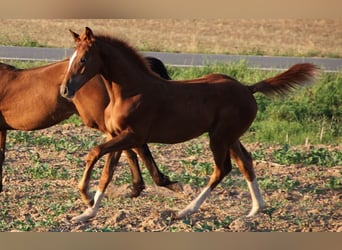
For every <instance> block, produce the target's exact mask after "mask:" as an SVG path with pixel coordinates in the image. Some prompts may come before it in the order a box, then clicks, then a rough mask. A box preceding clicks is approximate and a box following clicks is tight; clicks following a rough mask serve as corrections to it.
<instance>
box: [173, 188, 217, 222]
mask: <svg viewBox="0 0 342 250" xmlns="http://www.w3.org/2000/svg"><path fill="white" fill-rule="evenodd" d="M210 193H211V188H210V187H206V188H204V189H203V190H202V192H201V193H200V194H199V195H198V196H197V198H196V199H194V200H193V201H192V202H191V203H190V204H189V205H188V206H187V207H186V208H184V209H183V210H181V211H179V212H178V214H177V218H182V217H185V216H187V215H190V214H192V213H194V212H196V211H197V210H198V209H199V207H200V206H201V205H202V203H203V202H204V201H205V199H206V198H207V197H208V196H209V195H210Z"/></svg>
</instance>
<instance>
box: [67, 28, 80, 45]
mask: <svg viewBox="0 0 342 250" xmlns="http://www.w3.org/2000/svg"><path fill="white" fill-rule="evenodd" d="M69 31H70V33H71V35H72V37H73V38H74V40H75V42H79V41H80V35H79V34H77V33H75V32H73V31H72V30H71V29H69Z"/></svg>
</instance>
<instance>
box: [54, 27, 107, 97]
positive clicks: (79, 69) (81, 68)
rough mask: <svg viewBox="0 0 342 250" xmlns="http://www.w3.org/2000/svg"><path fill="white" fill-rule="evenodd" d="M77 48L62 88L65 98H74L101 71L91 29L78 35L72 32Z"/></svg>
mask: <svg viewBox="0 0 342 250" xmlns="http://www.w3.org/2000/svg"><path fill="white" fill-rule="evenodd" d="M70 33H71V34H72V36H73V38H74V40H75V43H76V47H75V51H74V53H73V54H72V56H71V57H70V60H69V66H68V69H67V72H66V74H65V76H64V80H63V82H62V85H61V87H60V93H61V95H62V96H63V97H65V98H68V99H70V98H72V97H73V96H74V95H75V92H76V91H77V90H78V89H79V88H81V87H82V86H83V84H84V83H86V82H87V81H88V80H90V79H91V78H92V77H93V76H95V75H96V74H97V73H99V71H100V67H101V60H100V57H99V55H98V53H96V43H95V41H96V38H95V36H94V34H93V32H92V31H91V29H90V28H88V27H86V28H85V31H84V32H83V33H82V34H81V35H78V34H77V33H75V32H73V31H72V30H70Z"/></svg>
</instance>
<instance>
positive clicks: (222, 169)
mask: <svg viewBox="0 0 342 250" xmlns="http://www.w3.org/2000/svg"><path fill="white" fill-rule="evenodd" d="M217 135H218V136H217ZM209 136H210V148H211V151H212V152H213V156H214V161H215V166H214V172H213V174H212V175H211V177H210V180H209V183H208V185H207V186H206V187H205V188H204V189H203V190H202V192H201V193H200V194H199V196H197V198H196V199H194V200H193V201H192V202H191V203H190V204H189V205H188V206H187V207H185V208H184V209H183V210H181V211H179V212H178V214H177V215H176V217H177V218H183V217H185V216H188V215H190V214H192V213H194V212H196V211H197V210H198V209H199V207H200V206H201V204H202V203H203V202H204V201H205V199H206V198H207V197H208V196H209V195H210V193H211V191H212V190H213V189H214V188H215V187H216V186H217V185H218V184H219V183H220V182H221V180H222V179H223V178H224V177H225V176H226V175H227V174H229V172H230V171H231V170H232V163H231V161H230V156H229V152H228V149H229V146H227V143H226V142H224V141H223V140H222V139H221V138H219V137H220V135H219V134H217V133H209Z"/></svg>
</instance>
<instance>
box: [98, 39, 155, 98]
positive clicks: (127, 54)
mask: <svg viewBox="0 0 342 250" xmlns="http://www.w3.org/2000/svg"><path fill="white" fill-rule="evenodd" d="M101 45H102V46H101V52H100V53H101V58H102V60H103V69H102V72H101V73H102V75H103V76H104V77H105V78H106V79H107V81H108V82H110V83H111V84H112V86H111V88H112V90H113V91H114V92H115V91H118V92H119V93H118V94H120V95H133V94H135V93H137V92H139V91H140V90H141V87H144V88H145V87H147V86H146V84H145V83H147V82H151V81H149V80H150V79H152V78H156V79H158V78H157V77H156V76H155V75H154V74H153V73H152V71H151V70H150V69H149V67H148V66H147V65H146V63H145V61H144V59H143V58H142V57H140V55H139V54H138V53H137V52H135V51H134V50H133V49H131V48H130V47H128V46H125V44H121V42H119V44H117V46H114V45H112V44H109V43H107V42H102V44H101ZM115 45H116V44H115ZM107 89H108V87H107ZM115 94H116V93H115Z"/></svg>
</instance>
